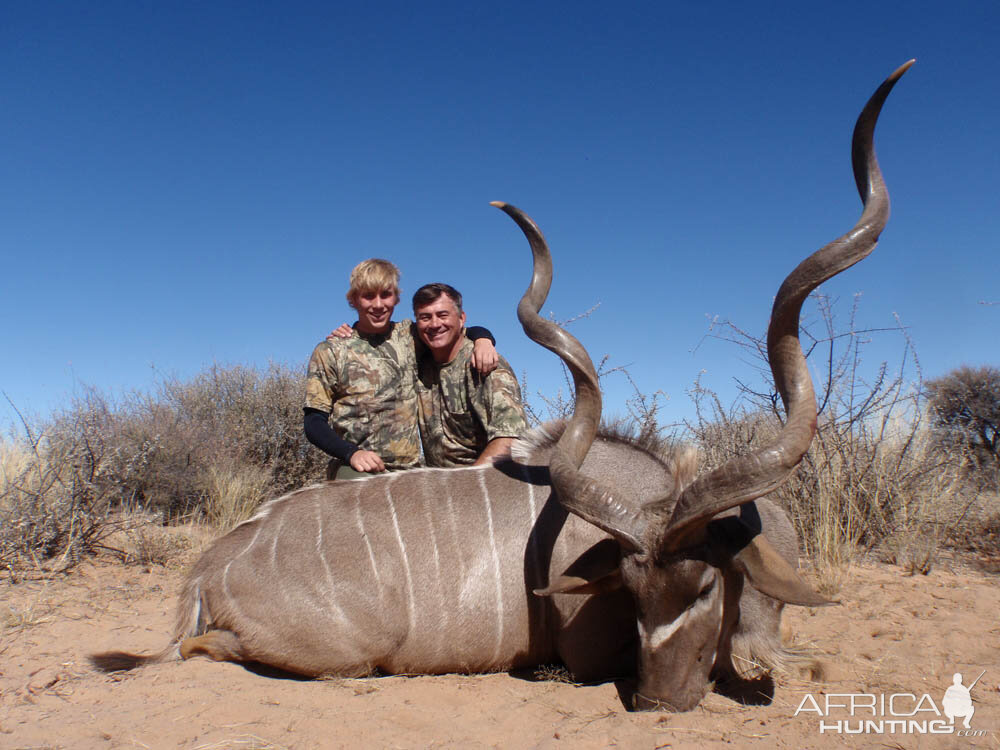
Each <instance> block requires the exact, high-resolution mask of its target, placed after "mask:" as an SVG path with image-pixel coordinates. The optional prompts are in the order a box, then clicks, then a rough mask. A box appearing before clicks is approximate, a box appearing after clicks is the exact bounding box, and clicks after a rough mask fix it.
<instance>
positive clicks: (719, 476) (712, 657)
mask: <svg viewBox="0 0 1000 750" xmlns="http://www.w3.org/2000/svg"><path fill="white" fill-rule="evenodd" d="M912 63H913V61H912V60H911V61H910V62H908V63H906V64H905V65H903V66H901V67H900V68H899V69H897V70H896V71H895V72H893V74H892V75H891V76H889V78H888V79H886V81H885V82H884V83H883V84H882V85H881V86H880V87H879V88H878V90H877V91H876V92H875V93H874V94H873V96H872V98H871V99H870V100H869V101H868V104H867V105H866V106H865V108H864V110H863V111H862V112H861V115H860V116H859V118H858V121H857V124H856V126H855V129H854V137H853V142H852V162H853V167H854V177H855V181H856V183H857V186H858V191H859V193H860V195H861V199H862V201H863V203H864V211H863V212H862V216H861V219H860V220H859V221H858V223H857V225H856V226H855V227H854V228H853V229H852V230H851V231H850V232H848V233H847V234H845V235H844V236H842V237H840V238H839V239H837V240H835V241H834V242H831V243H830V244H828V245H826V246H825V247H823V248H821V249H820V250H818V251H816V252H815V253H813V254H812V255H811V256H809V257H808V258H806V259H805V260H804V261H802V262H801V263H800V264H799V265H798V267H797V268H796V269H795V270H794V271H792V272H791V273H790V274H789V275H788V277H787V278H786V279H785V280H784V283H783V284H782V285H781V288H780V289H779V290H778V294H777V297H776V298H775V301H774V306H773V308H772V311H771V320H770V323H769V325H768V332H767V347H768V359H769V362H770V366H771V371H772V373H773V376H774V383H775V387H776V388H777V390H778V392H779V393H780V395H781V399H782V402H783V403H784V406H785V411H786V414H787V418H786V420H785V423H784V425H783V427H782V429H781V431H780V432H779V434H778V436H777V438H776V439H775V440H774V442H773V443H772V444H770V445H768V446H766V447H763V448H759V449H757V450H755V451H754V452H753V453H750V454H749V455H745V456H740V457H737V458H735V459H732V460H731V461H729V462H728V463H726V464H724V465H723V466H720V467H718V468H716V469H715V470H713V471H711V472H709V473H707V474H705V475H704V476H702V477H700V478H698V479H697V480H695V481H693V482H690V483H688V484H687V486H685V485H684V483H683V482H682V481H679V482H678V483H677V484H676V485H675V486H674V487H671V488H668V489H667V490H666V491H665V493H664V494H663V496H661V497H660V498H658V499H656V500H654V501H652V502H647V503H645V504H640V503H639V502H637V501H636V500H634V499H632V498H628V497H620V496H619V495H618V494H617V492H616V490H615V489H614V488H612V487H605V486H601V484H600V483H598V482H597V481H595V480H593V479H590V478H588V477H586V476H585V475H583V474H582V473H581V472H580V470H579V467H580V465H581V464H582V462H583V459H584V458H585V456H586V454H587V451H588V450H589V449H590V446H591V444H592V442H593V440H594V438H595V436H596V433H597V427H598V422H599V421H600V414H601V394H600V389H599V387H598V382H597V375H596V372H595V371H594V366H593V363H592V362H591V360H590V357H589V356H588V355H587V352H586V351H585V350H584V348H583V347H582V345H580V343H579V342H578V341H577V340H576V339H575V338H574V337H573V336H571V335H570V334H568V333H567V332H566V331H564V330H563V329H561V328H559V327H558V326H556V325H555V324H554V323H552V322H551V321H547V320H544V319H543V318H541V317H540V316H539V315H538V312H539V310H540V309H541V306H542V303H543V302H544V301H545V298H546V295H547V294H548V289H549V285H550V284H551V280H552V264H551V258H550V256H549V251H548V247H547V246H546V243H545V239H544V238H543V236H542V234H541V232H540V231H539V229H538V227H537V226H536V225H535V223H534V222H533V221H532V220H531V219H530V218H528V217H527V216H525V215H524V214H523V213H522V212H521V211H519V210H518V209H516V208H514V207H513V206H509V205H505V204H502V203H494V204H493V205H495V206H497V207H498V208H501V209H502V210H503V211H505V212H506V213H507V214H508V215H510V216H511V218H513V219H514V221H515V222H516V223H517V224H518V225H519V226H520V227H521V230H522V231H523V232H524V234H525V236H526V237H527V238H528V241H529V243H530V245H531V249H532V253H533V256H534V275H533V278H532V282H531V285H530V286H529V288H528V291H527V292H526V293H525V295H524V297H523V298H522V300H521V303H520V305H519V306H518V317H519V319H520V320H521V323H522V325H523V326H524V329H525V332H526V333H527V334H528V336H529V337H531V338H532V339H534V340H535V341H537V342H538V343H539V344H541V345H542V346H545V347H546V348H548V349H550V350H552V351H553V352H555V353H556V354H558V355H559V356H560V357H561V358H562V359H563V361H564V362H565V363H566V365H567V366H568V367H569V369H570V371H571V372H572V374H573V379H574V383H575V387H576V405H575V410H574V414H573V417H572V419H571V421H570V423H569V425H568V427H567V429H566V430H565V432H564V433H563V435H562V437H561V439H560V440H559V442H558V444H557V445H556V447H555V449H554V451H553V454H552V458H551V461H550V465H549V470H550V474H551V478H552V486H553V488H554V489H555V491H556V494H557V496H558V498H559V501H560V502H561V503H562V505H563V506H564V507H565V508H566V509H567V510H569V511H570V512H572V513H574V514H576V515H578V516H580V517H581V518H583V519H584V520H586V521H588V522H590V523H592V524H594V525H596V526H597V527H599V528H601V529H603V530H604V531H606V532H607V533H608V534H610V535H611V536H612V537H613V538H614V539H615V540H616V541H617V549H611V550H610V552H611V554H609V555H607V558H608V559H607V560H606V561H605V562H604V564H603V567H602V565H600V564H597V565H595V564H594V561H593V560H591V561H590V565H589V569H588V570H587V571H586V572H581V571H580V570H572V571H570V573H572V575H566V576H563V577H561V578H560V579H558V580H556V581H552V582H550V585H549V586H548V587H547V588H545V589H541V590H539V591H536V593H537V594H539V595H550V594H554V593H578V594H591V593H597V592H600V591H606V590H610V589H611V588H614V587H616V586H625V587H626V588H627V589H628V590H629V591H630V592H631V594H632V596H633V598H634V601H635V608H636V617H637V625H638V634H639V653H640V657H639V668H638V686H637V690H636V693H635V697H634V705H635V707H636V708H637V709H640V710H648V709H664V710H672V711H686V710H690V709H692V708H694V707H695V706H696V705H697V704H698V703H699V702H700V701H701V699H702V698H703V697H704V696H705V694H706V693H707V692H708V691H709V690H710V689H711V687H712V670H713V667H715V666H716V657H717V656H719V655H720V654H725V655H726V658H728V650H727V649H726V648H725V646H726V639H727V638H731V637H732V628H733V627H734V626H735V625H736V621H737V618H738V612H739V599H740V596H741V594H742V589H743V585H744V581H748V582H749V583H750V585H752V586H754V587H755V588H756V589H758V590H759V591H761V592H763V593H765V594H767V595H769V596H771V597H773V598H775V599H777V600H779V601H781V602H786V603H788V604H800V605H804V606H820V605H824V604H829V603H831V602H829V601H827V600H826V599H824V598H823V597H821V596H820V595H819V594H817V593H816V592H815V591H813V590H812V589H811V588H810V587H809V586H808V585H807V584H806V583H805V582H804V581H803V580H802V579H801V578H799V576H798V575H797V574H796V572H795V569H794V567H793V564H791V563H789V562H788V561H786V560H785V559H784V558H783V557H782V556H781V555H780V554H778V552H777V551H776V550H775V549H774V547H772V546H771V544H770V543H769V542H768V541H767V539H766V538H765V537H764V535H762V534H761V533H760V532H761V525H760V517H759V516H758V514H757V509H756V507H755V506H754V503H753V500H755V499H756V498H759V497H761V496H763V495H766V494H767V493H769V492H771V491H773V490H774V489H775V488H777V487H778V486H780V485H781V484H782V483H783V482H785V480H787V479H788V477H789V476H790V475H791V473H792V471H793V470H794V469H795V467H796V466H797V465H798V463H799V461H801V459H802V456H803V455H804V454H805V452H806V451H807V450H808V448H809V445H810V443H811V442H812V438H813V435H814V434H815V432H816V399H815V396H814V394H813V388H812V382H811V380H810V377H809V372H808V369H807V366H806V360H805V356H804V355H803V352H802V348H801V346H800V344H799V313H800V310H801V308H802V303H803V302H804V300H805V299H806V297H808V295H809V294H810V293H811V292H812V291H813V290H814V289H815V288H816V287H817V286H819V285H820V284H821V283H823V282H824V281H826V280H827V279H829V278H831V277H832V276H834V275H836V274H838V273H840V272H841V271H843V270H845V269H847V268H849V267H850V266H852V265H854V264H855V263H857V262H858V261H860V260H861V259H863V258H865V257H866V256H867V255H868V254H869V253H871V252H872V250H873V249H874V248H875V243H876V241H877V240H878V237H879V234H880V233H881V232H882V230H883V229H884V228H885V224H886V221H887V220H888V217H889V196H888V192H887V191H886V188H885V183H884V182H883V180H882V174H881V171H880V170H879V166H878V162H877V160H876V157H875V150H874V144H873V138H874V129H875V123H876V120H877V118H878V115H879V112H880V110H881V108H882V104H883V103H884V102H885V99H886V97H887V96H888V94H889V92H890V91H891V89H892V87H893V86H894V85H895V83H896V81H897V80H899V78H900V77H901V76H902V75H903V73H905V72H906V70H907V69H908V68H909V67H910V65H912ZM737 509H738V512H737ZM726 511H729V513H726ZM720 514H725V515H723V516H721V517H720ZM613 546H614V545H612V547H613ZM720 667H721V668H727V667H728V665H720Z"/></svg>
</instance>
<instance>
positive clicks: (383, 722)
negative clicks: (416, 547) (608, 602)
mask: <svg viewBox="0 0 1000 750" xmlns="http://www.w3.org/2000/svg"><path fill="white" fill-rule="evenodd" d="M182 575H183V570H182V569H181V568H179V567H178V568H172V567H171V568H164V567H162V566H152V567H146V568H143V567H139V566H122V565H119V564H115V563H109V562H104V563H101V562H89V563H85V564H83V565H81V566H79V567H78V568H77V569H75V570H74V572H72V573H71V574H70V575H68V576H65V577H59V578H55V579H50V580H34V581H22V582H20V583H17V584H13V583H10V582H4V583H2V584H0V619H2V620H3V626H4V628H3V635H2V645H0V748H177V747H181V748H337V747H373V748H377V747H386V748H396V747H400V748H418V747H420V748H422V747H434V748H450V747H462V748H480V747H484V748H485V747H501V748H508V747H517V748H522V747H523V748H563V747H570V746H572V747H574V748H596V747H625V748H649V749H650V750H652V749H653V748H695V747H721V746H736V747H762V748H763V747H778V748H800V747H840V746H845V745H847V746H851V747H859V748H862V747H863V748H867V747H884V748H911V747H935V748H936V747H949V748H966V747H991V748H992V747H1000V686H998V682H1000V619H998V615H1000V587H998V585H997V584H998V578H997V576H995V575H994V576H991V575H985V574H981V573H977V572H973V571H969V570H965V569H948V568H947V567H943V566H939V567H938V568H936V569H935V570H933V571H932V572H931V574H930V575H929V576H915V577H907V576H906V575H904V573H903V571H901V570H900V569H899V568H894V567H889V566H880V565H879V566H876V565H870V566H858V567H854V568H852V569H851V571H850V572H849V573H848V574H847V577H846V578H845V580H844V582H843V585H842V588H841V590H840V592H839V594H838V596H839V597H840V598H841V599H842V601H843V605H842V606H840V607H833V608H823V609H815V610H810V609H803V608H799V607H790V608H789V609H788V610H786V615H785V629H786V631H787V633H788V634H789V635H790V637H791V638H792V639H793V640H794V641H795V642H797V643H800V644H804V645H808V646H811V647H813V648H815V649H816V650H817V651H818V652H819V653H820V657H821V660H822V662H823V664H824V666H825V668H826V674H825V676H824V678H823V680H822V681H821V682H808V681H805V680H804V679H800V678H795V677H791V676H779V677H778V680H777V688H776V691H775V696H774V700H773V702H772V703H771V704H770V705H766V706H743V705H740V704H737V703H735V702H733V701H732V700H730V699H728V698H725V697H723V696H721V695H717V694H710V695H709V696H708V697H707V698H706V699H705V700H704V701H703V702H702V704H701V705H700V706H699V707H698V708H697V709H696V710H694V711H691V712H689V713H686V714H639V713H630V712H628V711H626V710H625V708H624V706H623V705H622V702H621V699H620V698H619V694H618V691H617V690H616V688H615V685H614V684H603V685H586V686H576V685H571V684H566V683H564V682H558V681H531V680H528V679H524V678H518V677H514V676H511V675H508V674H492V675H481V676H459V675H448V676H439V677H382V678H370V679H361V680H323V681H305V680H294V679H287V678H275V677H273V676H263V675H260V674H256V673H254V672H251V671H249V670H247V669H245V668H243V667H242V666H239V665H236V664H219V663H214V662H209V661H207V660H204V659H192V660H190V661H187V662H172V663H168V664H161V665H156V666H151V667H146V668H144V669H142V670H139V671H137V672H134V673H130V674H119V675H110V676H109V675H104V674H99V673H96V672H94V671H92V670H91V669H90V667H89V666H88V664H87V661H86V655H87V654H88V653H89V652H92V651H96V650H105V649H112V648H123V649H128V650H137V651H143V650H145V651H152V650H158V649H159V648H160V647H162V646H163V645H164V644H165V642H166V637H167V633H168V631H169V629H170V626H171V623H172V619H173V618H172V612H173V607H174V597H175V592H176V591H177V590H178V589H179V586H180V581H181V578H182ZM984 669H985V670H986V673H985V675H983V677H982V678H981V679H980V680H979V682H978V683H977V684H976V685H975V687H974V688H973V690H972V693H971V695H972V698H973V701H974V705H975V709H976V713H975V716H974V717H973V719H972V721H971V730H972V732H974V733H978V734H977V735H976V736H971V737H970V736H958V734H957V733H955V734H946V735H929V734H928V735H920V734H901V733H899V732H896V733H893V734H889V733H883V734H878V733H869V734H866V735H861V736H845V735H842V734H836V733H835V732H834V731H830V730H828V731H826V732H825V733H822V734H821V733H820V716H818V715H817V713H816V710H815V709H814V710H812V711H808V712H806V711H803V712H801V713H799V714H798V715H795V714H796V709H797V708H799V707H800V705H801V704H802V702H803V700H806V701H807V704H806V707H807V708H811V707H812V705H813V704H810V703H808V701H809V698H808V697H807V696H812V698H813V699H814V700H815V701H816V703H815V705H816V706H819V707H823V706H825V700H826V698H827V696H831V697H832V694H843V693H867V694H873V695H876V696H878V697H879V698H881V696H882V695H885V696H886V700H888V696H890V695H892V694H894V693H909V694H913V697H904V698H902V699H899V698H897V700H898V701H901V702H900V704H899V705H900V708H901V710H905V711H909V710H912V709H913V707H914V706H915V705H916V702H917V701H919V700H920V696H922V695H923V694H924V693H926V694H927V695H928V696H930V699H931V701H932V702H933V704H934V705H935V706H936V707H937V708H942V706H943V702H942V698H943V696H944V691H945V689H946V688H947V687H948V686H949V685H950V684H951V682H952V675H953V673H954V672H961V673H962V674H963V676H964V681H965V684H966V685H968V683H969V682H971V681H972V679H974V678H975V677H976V676H977V675H978V674H979V673H980V672H981V671H983V670H984ZM832 700H833V702H834V703H843V702H844V701H845V700H846V699H844V698H832ZM923 705H924V706H925V707H928V706H929V704H927V703H926V702H925V703H924V704H923ZM861 717H862V715H861V714H859V715H858V716H857V717H856V719H857V718H861ZM868 718H872V717H871V716H870V711H869V712H868ZM889 718H891V717H889ZM915 718H918V719H924V720H928V719H930V720H934V719H939V718H940V719H942V720H945V721H946V719H944V717H938V716H936V715H935V714H934V713H933V711H932V710H931V709H930V708H929V707H928V710H927V711H924V712H921V713H919V714H917V716H916V717H915ZM842 719H850V716H849V714H848V713H847V710H846V709H841V708H833V709H832V710H831V712H830V715H829V716H828V717H826V718H825V720H826V721H829V722H834V723H835V722H837V721H839V720H842ZM856 719H855V720H856ZM836 726H840V725H836ZM945 726H946V727H948V728H950V727H951V725H950V724H946V725H945ZM958 729H962V726H961V720H959V723H958ZM886 731H888V730H886Z"/></svg>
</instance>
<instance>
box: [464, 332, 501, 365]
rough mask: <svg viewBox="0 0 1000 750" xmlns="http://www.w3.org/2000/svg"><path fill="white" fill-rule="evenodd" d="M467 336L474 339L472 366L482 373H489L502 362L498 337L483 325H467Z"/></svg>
mask: <svg viewBox="0 0 1000 750" xmlns="http://www.w3.org/2000/svg"><path fill="white" fill-rule="evenodd" d="M465 337H466V338H468V339H471V340H472V366H473V368H475V370H476V371H477V372H478V373H479V374H480V375H489V374H490V373H491V372H493V371H494V370H495V369H497V365H498V364H499V363H500V355H499V354H497V347H496V343H497V341H496V339H495V338H493V334H492V333H490V332H489V330H488V329H486V328H483V327H482V326H467V327H466V329H465Z"/></svg>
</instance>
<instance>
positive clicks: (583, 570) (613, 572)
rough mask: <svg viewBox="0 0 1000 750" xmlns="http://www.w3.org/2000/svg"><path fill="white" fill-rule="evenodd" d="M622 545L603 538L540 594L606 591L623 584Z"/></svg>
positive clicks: (598, 592)
mask: <svg viewBox="0 0 1000 750" xmlns="http://www.w3.org/2000/svg"><path fill="white" fill-rule="evenodd" d="M620 565H621V548H620V547H619V546H618V543H617V542H616V541H615V540H613V539H602V540H601V541H599V542H598V543H597V544H595V545H594V546H593V547H591V548H590V549H588V550H587V551H586V552H584V553H583V554H582V555H580V556H579V557H578V558H576V560H574V561H573V564H572V565H570V566H569V567H568V568H566V570H565V572H564V573H563V574H562V575H561V576H558V577H556V578H555V579H553V580H552V581H550V582H549V585H548V586H546V587H545V588H541V589H535V590H534V593H535V595H536V596H552V594H604V593H607V592H609V591H614V590H616V589H620V588H621V587H622V571H621V567H620Z"/></svg>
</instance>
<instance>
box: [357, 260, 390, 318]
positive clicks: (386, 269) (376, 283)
mask: <svg viewBox="0 0 1000 750" xmlns="http://www.w3.org/2000/svg"><path fill="white" fill-rule="evenodd" d="M383 289H391V290H392V291H393V293H394V294H395V295H396V301H397V302H398V301H399V293H400V289H399V269H398V268H396V264H395V263H390V262H389V261H387V260H382V258H369V259H368V260H363V261H361V262H360V263H358V265H356V266H355V267H354V270H353V271H351V288H350V289H348V290H347V304H349V305H350V306H351V307H356V306H357V305H356V304H355V300H356V299H357V295H359V294H364V293H365V292H381V291H382V290H383Z"/></svg>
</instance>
